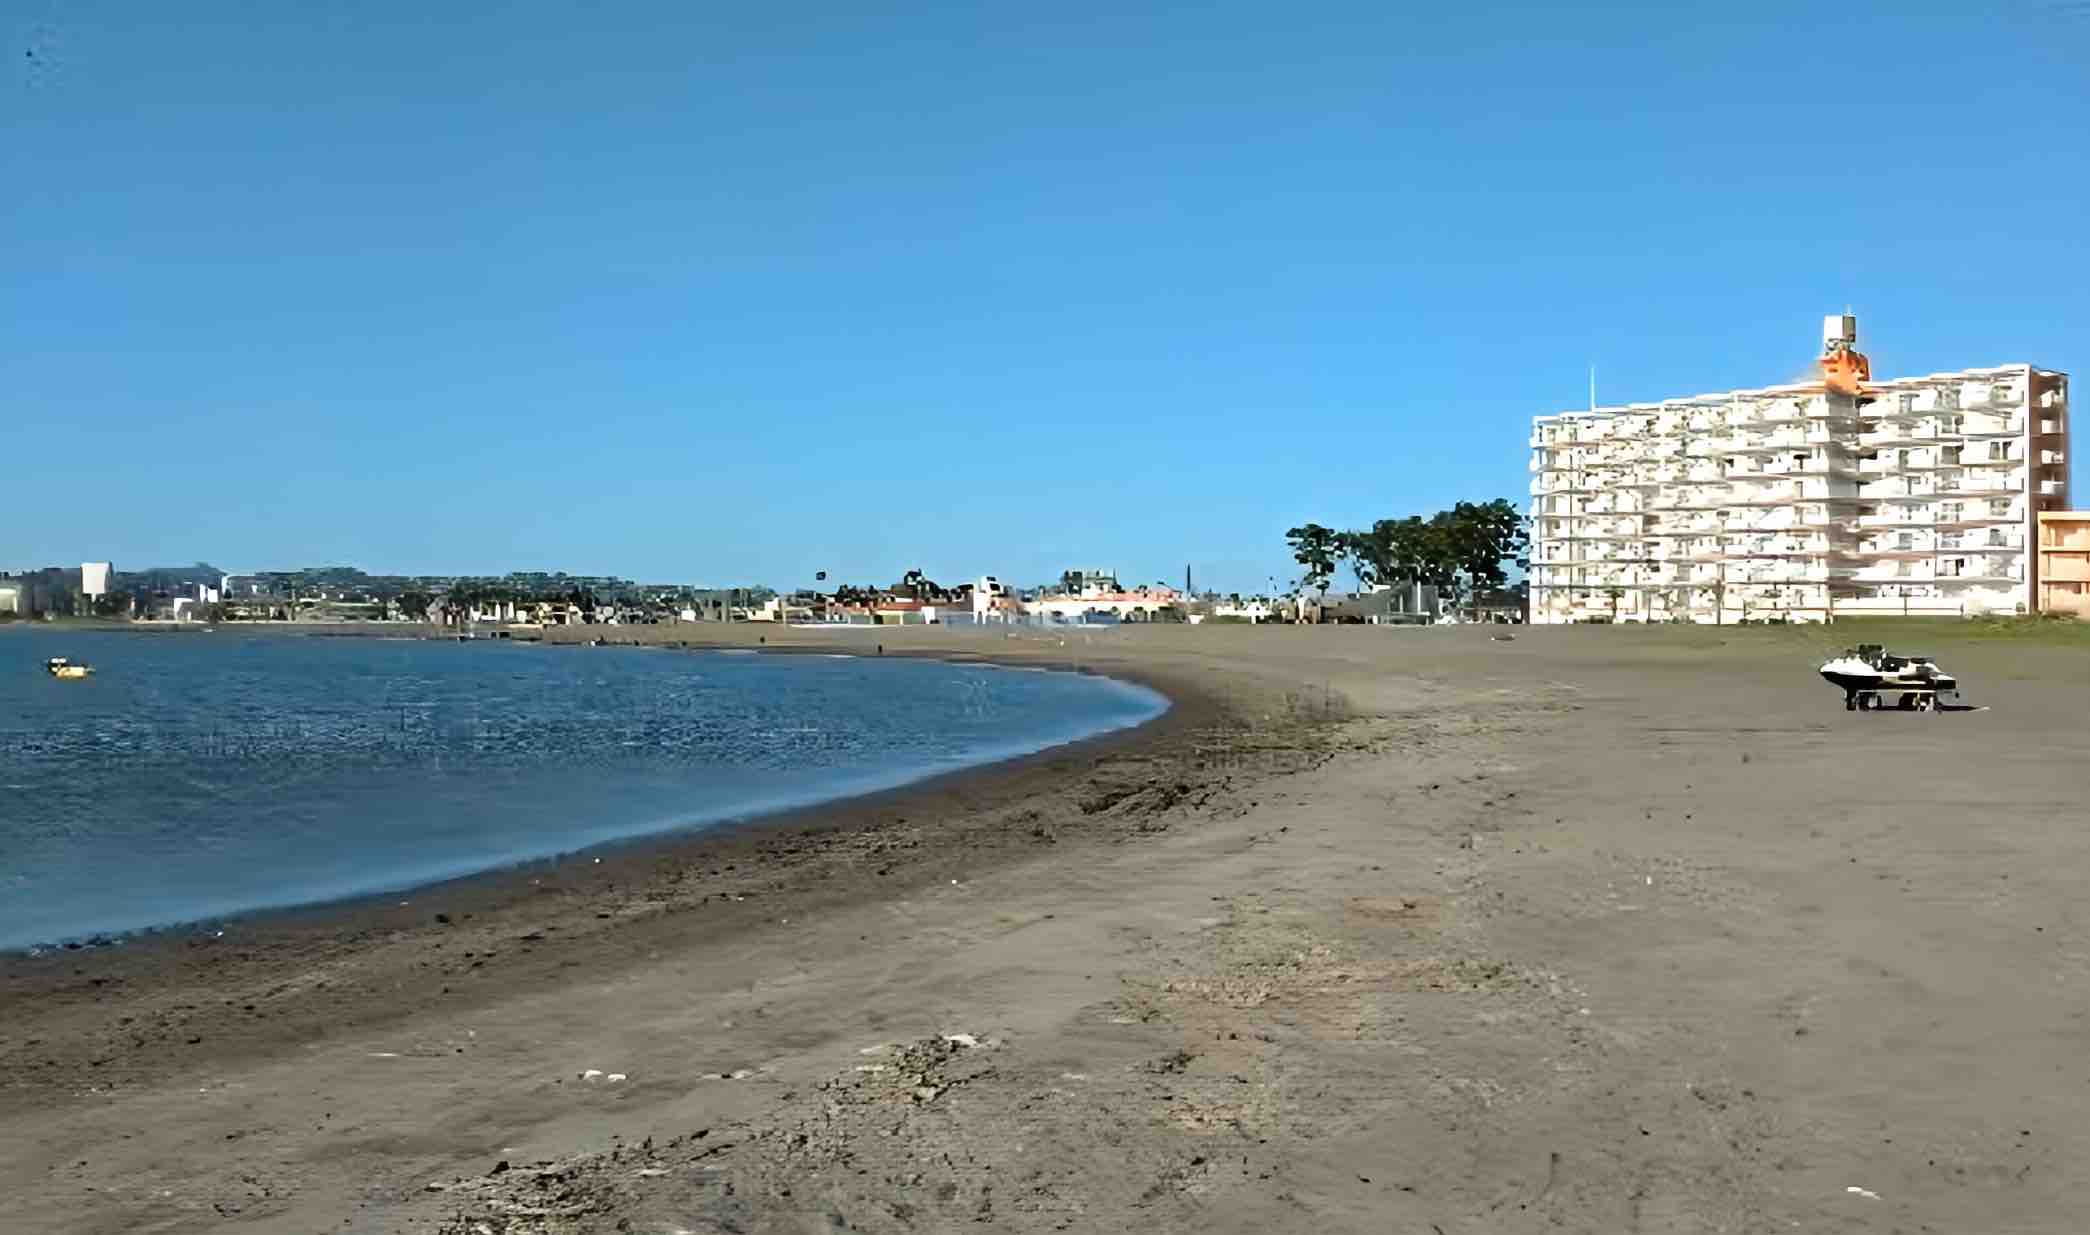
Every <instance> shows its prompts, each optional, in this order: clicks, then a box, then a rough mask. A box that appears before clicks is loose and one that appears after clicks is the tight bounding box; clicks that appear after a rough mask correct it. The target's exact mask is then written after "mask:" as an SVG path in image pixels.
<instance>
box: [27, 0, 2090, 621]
mask: <svg viewBox="0 0 2090 1235" xmlns="http://www.w3.org/2000/svg"><path fill="white" fill-rule="evenodd" d="M867 7H868V6H863V5H854V4H820V3H805V4H792V5H757V4H743V5H734V6H726V5H703V4H688V3H620V4H604V5H578V4H574V3H570V2H568V3H516V4H488V5H442V4H426V3H416V4H398V3H369V4H350V3H346V2H342V0H328V2H325V3H314V4H260V3H244V4H230V3H217V2H211V0H193V2H189V3H182V4H146V3H130V4H120V5H119V4H111V3H99V2H82V3H72V2H69V0H16V2H15V3H14V4H13V5H11V6H9V13H8V15H7V16H6V17H4V18H0V22H8V21H11V22H12V23H13V24H12V26H11V28H10V30H9V35H10V39H11V42H10V44H9V47H8V51H7V59H8V60H9V61H10V62H11V63H10V64H9V65H8V68H7V70H6V72H7V77H6V81H5V115H4V118H0V246H4V251H5V264H4V267H0V357H4V368H0V455H4V462H5V464H6V467H5V469H4V475H5V482H4V495H5V496H4V504H0V566H5V567H11V568H19V567H24V566H37V565H43V564H49V563H76V562H79V561H81V560H83V559H90V558H91V559H99V558H104V557H109V558H113V559H115V560H116V562H117V564H118V566H119V567H123V566H144V565H147V564H164V563H171V562H183V561H193V560H195V559H197V558H199V557H205V556H208V557H209V558H210V559H211V560H212V561H214V562H217V563H218V564H219V565H222V566H225V567H228V568H233V569H260V568H270V567H284V566H296V565H307V564H320V563H337V562H338V563H351V564H358V565H362V566H364V567H365V568H367V569H371V570H385V571H416V572H418V571H446V572H447V571H459V572H463V571H482V570H506V569H557V568H564V569H568V570H574V571H602V572H614V573H619V574H625V575H632V576H639V577H642V578H646V579H672V580H687V581H693V582H704V583H719V584H724V583H740V582H767V583H771V584H775V585H780V586H791V585H795V584H799V583H803V582H809V581H810V578H811V575H812V572H814V571H815V570H821V569H825V570H828V571H830V572H834V574H833V576H832V577H840V578H848V579H853V580H861V581H873V580H877V581H889V580H890V579H892V578H894V577H896V576H897V575H898V574H899V573H900V571H902V570H904V569H906V568H907V567H910V566H917V565H919V566H921V567H923V568H926V569H927V570H928V571H929V572H930V573H931V574H932V575H933V576H937V577H940V578H949V579H957V578H961V577H965V576H969V575H971V574H975V573H979V572H982V571H987V572H994V573H998V574H1000V575H1002V576H1004V577H1007V578H1012V579H1015V580H1018V581H1022V582H1033V581H1036V580H1039V579H1043V578H1046V577H1050V576H1056V575H1057V573H1058V572H1059V571H1060V570H1061V569H1063V568H1066V567H1069V566H1075V565H1096V566H1105V567H1114V568H1116V569H1117V570H1119V571H1120V572H1121V573H1122V574H1123V575H1124V576H1125V577H1126V578H1127V579H1128V581H1129V580H1134V579H1137V580H1148V579H1154V578H1168V579H1180V578H1181V575H1182V571H1183V566H1184V564H1185V563H1186V562H1190V563H1194V564H1195V565H1196V567H1197V569H1198V573H1199V577H1200V581H1201V583H1202V582H1209V583H1211V584H1214V585H1217V586H1219V587H1222V588H1229V589H1248V588H1256V587H1260V586H1262V584H1263V581H1264V580H1265V579H1266V578H1267V577H1268V576H1269V575H1271V574H1273V573H1281V572H1287V571H1288V570H1289V566H1290V564H1289V561H1288V558H1287V555H1286V554H1285V552H1284V549H1283V546H1282V543H1281V537H1282V533H1283V531H1284V529H1285V528H1286V527H1288V526H1291V525H1292V524H1295V523H1298V522H1301V521H1304V520H1307V519H1317V520H1319V521H1320V522H1324V523H1330V524H1337V525H1349V524H1358V523H1363V522H1367V521H1369V520H1370V519H1372V518H1374V517H1380V516H1385V515H1398V514H1407V513H1411V512H1420V511H1427V510H1430V509H1434V508H1436V507H1439V506H1442V505H1445V504H1448V503H1450V502H1452V501H1454V500H1456V499H1461V498H1471V499H1485V498H1490V497H1495V496H1501V495H1507V496H1512V497H1514V498H1516V499H1517V500H1518V502H1519V504H1522V503H1523V502H1524V501H1525V500H1526V497H1525V490H1526V484H1527V476H1526V472H1525V462H1526V458H1527V452H1526V448H1525V439H1526V435H1527V429H1528V422H1529V418H1530V416H1531V415H1533V414H1534V413H1538V412H1546V411H1555V410H1560V409H1563V408H1568V407H1573V406H1575V405H1577V404H1578V403H1581V402H1582V401H1584V400H1585V399H1586V398H1587V393H1586V382H1587V376H1586V366H1587V364H1588V363H1589V362H1590V361H1591V360H1594V361H1595V362H1596V363H1597V365H1598V368H1599V381H1600V394H1601V395H1602V396H1603V397H1604V399H1605V401H1607V402H1610V401H1624V400H1629V399H1644V398H1654V397H1661V396H1666V395H1675V394H1685V393H1695V392H1699V391H1704V390H1718V389H1725V388H1729V387H1733V386H1740V385H1757V384H1764V383H1770V382H1776V381H1782V380H1787V379H1789V378H1790V377H1792V376H1793V375H1794V374H1795V373H1796V372H1797V371H1798V370H1799V369H1800V368H1801V367H1802V366H1803V365H1804V363H1805V362H1806V361H1807V360H1808V359H1809V358H1810V357H1811V356H1812V355H1813V353H1814V351H1815V349H1816V346H1817V344H1818V341H1819V335H1818V328H1819V324H1820V318H1821V315H1822V314H1823V313H1827V312H1833V311H1836V310H1840V309H1842V308H1843V307H1844V306H1845V304H1846V303H1848V304H1850V305H1852V306H1854V307H1855V308H1856V310H1857V311H1858V313H1859V315H1860V328H1861V331H1862V332H1863V336H1864V338H1863V345H1864V347H1865V349H1866V350H1867V351H1868V352H1870V354H1871V355H1872V358H1873V362H1874V370H1875V372H1877V373H1880V374H1881V375H1883V376H1884V375H1890V374H1899V373H1904V372H1909V371H1918V372H1930V371H1934V370H1938V369H1946V368H1964V367H1970V366H1975V365H1987V364H2001V363H2007V362H2015V361H2031V362H2034V363H2038V364H2043V365H2048V366H2053V367H2058V368H2063V369H2069V370H2071V371H2073V372H2075V373H2076V374H2078V375H2079V376H2090V349H2086V347H2085V342H2084V341H2085V337H2086V336H2085V329H2084V328H2085V325H2086V317H2090V312H2086V307H2085V304H2086V302H2085V296H2086V294H2090V255H2086V248H2085V233H2086V228H2090V207H2086V205H2085V203H2086V200H2090V137H2086V134H2090V73H2086V70H2085V68H2084V66H2085V64H2086V63H2090V8H2086V6H2084V5H2082V4H2077V3H2072V2H2071V0H2053V2H2052V3H2047V2H2045V0H2033V2H2032V3H2027V4H2021V5H2005V6H1998V7H1999V8H2001V9H2007V10H2009V11H2008V12H2005V13H1998V12H1979V11H1976V9H1977V6H1971V5H1966V4H1961V3H1955V4H1949V5H1948V4H1934V5H1924V4H1916V5H1908V4H1904V5H1897V6H1895V8H1894V11H1893V12H1892V14H1891V15H1890V14H1888V13H1887V12H1883V11H1882V12H1874V11H1868V8H1869V6H1866V5H1862V4H1852V5H1848V6H1843V7H1837V6H1827V5H1820V4H1807V5H1722V6H1717V7H1714V6H1707V7H1704V8H1702V9H1698V10H1696V11H1695V12H1694V11H1693V9H1692V8H1691V7H1690V6H1682V7H1679V6H1675V5H1668V4H1663V5H1634V6H1630V7H1627V6H1610V7H1604V8H1601V9H1599V8H1592V7H1590V6H1583V5H1553V4H1545V5H1533V6H1530V7H1520V6H1500V5H1487V4H1450V5H1444V4H1433V5H1428V6H1418V7H1417V8H1416V9H1415V11H1413V12H1402V11H1399V8H1400V6H1396V5H1389V4H1385V3H1330V4H1321V5H1307V6H1297V5H1274V4H1238V3H1204V4H1197V5H1181V6H1168V7H1164V6H1125V5H1108V6H1103V5H1089V4H1082V3H1073V4H1062V5H1049V6H1040V5H1025V6H1017V5H1008V4H972V3H968V4H955V3H954V4H914V5H900V6H884V11H883V12H880V13H876V14H868V13H866V12H865V11H864V10H865V9H866V8H867ZM1128 7H1131V8H1144V9H1147V10H1148V11H1147V12H1145V13H1143V14H1137V15H1127V14H1126V12H1125V11H1124V10H1125V9H1127V8H1128ZM1979 7H1987V6H1979ZM465 9H472V10H476V12H475V13H473V14H470V15H467V14H465V13H463V12H462V11H461V10H465ZM1926 10H1927V11H1926ZM2084 445H2085V447H2090V441H2086V442H2085V443H2084Z"/></svg>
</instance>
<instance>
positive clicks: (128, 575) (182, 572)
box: [116, 562, 225, 587]
mask: <svg viewBox="0 0 2090 1235" xmlns="http://www.w3.org/2000/svg"><path fill="white" fill-rule="evenodd" d="M116 575H117V578H118V579H125V580H128V579H140V580H150V581H152V582H153V583H154V584H155V585H159V586H165V585H167V584H174V583H207V584H209V585H210V586H212V587H216V586H218V583H219V582H220V581H221V580H223V579H224V578H225V572H224V571H222V570H219V569H218V568H217V567H215V566H213V565H211V564H210V563H209V562H198V563H196V564H195V565H194V566H151V567H147V568H146V569H144V570H123V569H118V570H117V572H116Z"/></svg>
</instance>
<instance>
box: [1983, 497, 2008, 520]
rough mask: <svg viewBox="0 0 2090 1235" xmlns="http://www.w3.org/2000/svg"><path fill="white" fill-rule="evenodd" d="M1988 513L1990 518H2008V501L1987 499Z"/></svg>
mask: <svg viewBox="0 0 2090 1235" xmlns="http://www.w3.org/2000/svg"><path fill="white" fill-rule="evenodd" d="M1988 513H1989V517H1990V518H1994V519H2004V518H2008V517H2009V515H2010V499H2009V498H2007V497H1992V498H1990V499H1988Z"/></svg>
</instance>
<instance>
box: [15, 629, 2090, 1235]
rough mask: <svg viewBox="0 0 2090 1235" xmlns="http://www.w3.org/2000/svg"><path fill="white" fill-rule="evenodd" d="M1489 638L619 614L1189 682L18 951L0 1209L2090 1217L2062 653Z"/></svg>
mask: <svg viewBox="0 0 2090 1235" xmlns="http://www.w3.org/2000/svg"><path fill="white" fill-rule="evenodd" d="M561 633H565V632H561ZM589 633H590V634H600V633H608V632H602V631H591V632H589ZM1492 633H1501V632H1499V631H1490V630H1488V629H1485V628H1480V629H1452V630H1415V629H1380V628H1336V629H1287V628H1278V629H1271V628H1263V629H1253V628H1153V629H1124V630H1117V631H1112V632H1108V633H1103V634H1097V635H1094V636H1091V637H1087V638H1084V637H1082V636H1080V635H1078V634H1077V635H1072V636H1065V637H1062V636H1057V635H1029V636H1025V637H1022V638H1012V639H999V638H991V637H982V636H979V635H977V634H969V633H961V632H946V631H937V630H882V631H877V632H869V631H852V632H846V633H834V632H818V631H792V630H781V631H767V630H761V629H749V628H740V629H736V630H730V631H724V630H720V629H718V628H707V627H653V628H638V629H636V630H634V631H628V632H622V633H620V634H614V635H611V637H613V638H624V637H644V638H653V639H664V640H670V641H673V640H680V639H685V638H687V639H691V640H693V641H695V640H697V639H699V638H701V637H703V636H710V637H711V638H713V639H716V638H719V637H725V638H730V639H734V640H742V641H746V642H750V643H752V642H753V641H754V640H756V639H766V640H767V643H766V644H765V645H764V646H768V647H771V648H773V649H779V650H781V649H784V648H787V647H815V648H819V649H821V650H831V649H834V648H835V646H836V645H837V644H840V645H842V646H843V647H845V648H849V649H854V650H863V651H871V650H873V649H874V648H875V645H876V644H878V643H883V644H884V645H885V649H886V652H887V654H890V655H903V654H938V655H954V654H955V655H992V656H994V657H995V658H997V659H1004V660H1012V661H1018V662H1036V663H1046V664H1057V665H1073V666H1078V667H1085V668H1089V669H1092V670H1095V671H1100V672H1109V673H1113V674H1117V675H1121V676H1126V677H1131V678H1135V679H1137V680H1141V681H1144V682H1147V683H1149V684H1151V685H1154V686H1156V687H1157V688H1159V689H1162V690H1163V691H1164V692H1166V693H1168V694H1169V695H1170V696H1171V697H1172V698H1174V699H1175V700H1176V702H1177V706H1176V707H1175V708H1174V709H1173V710H1172V711H1171V713H1170V714H1169V715H1168V716H1166V717H1164V718H1163V719H1162V720H1161V721H1158V722H1156V723H1155V724H1154V725H1151V726H1149V727H1147V728H1145V729H1142V730H1139V731H1136V732H1134V733H1131V734H1127V735H1119V736H1116V737H1111V738H1105V739H1100V740H1098V741H1097V742H1094V743H1089V744H1084V745H1082V746H1080V747H1071V748H1062V749H1060V750H1058V751H1053V752H1047V753H1045V754H1043V755H1040V756H1037V757H1034V758H1032V759H1029V760H1023V761H1018V762H1017V763H1015V764H1012V765H1004V766H1001V767H998V768H995V769H987V770H982V771H979V772H976V773H971V774H965V775H961V776H958V777H953V778H949V779H947V780H945V781H941V782H936V783H932V784H929V785H923V786H917V787H914V788H912V789H908V790H902V791H898V792H896V793H894V794H889V795H882V796H881V797H879V798H875V799H864V800H859V801H857V802H853V803H848V804H843V805H840V806H837V807H832V808H828V809H825V810H816V811H811V812H805V813H803V814H801V815H799V816H794V817H791V818H789V819H786V820H782V821H778V822H777V823H775V824H773V825H769V826H762V827H753V828H747V829H743V830H740V831H738V832H735V833H733V834H731V835H727V836H721V837H711V838H697V839H693V840H684V841H679V842H673V843H663V844H657V845H650V846H641V847H634V848H632V849H629V850H624V851H619V852H617V853H614V854H611V855H608V856H607V857H605V859H604V860H603V861H602V862H601V863H600V864H597V863H596V862H594V861H593V859H592V857H591V858H588V859H584V860H581V861H578V862H568V863H564V864H559V865H547V866H543V867H538V868H532V869H526V870H521V871H517V872H512V873H509V874H505V875H500V876H494V877H485V878H480V879H474V880H467V881H461V882H459V883H457V884H453V885H447V886H444V887H441V888H434V889H422V890H419V891H417V892H414V893H411V894H408V895H405V896H402V897H401V898H399V899H400V900H405V901H407V902H408V903H407V904H403V905H402V904H398V903H396V902H392V901H387V902H385V903H381V904H380V903H365V904H361V905H355V906H336V907H332V908H328V909H323V910H315V911H312V912H310V913H305V914H294V915H282V916H278V917H275V918H271V919H267V920H263V921H257V922H253V923H248V924H243V925H242V926H240V927H238V928H236V929H235V930H233V931H231V932H228V934H227V936H226V937H225V938H223V939H218V940H211V941H208V942H206V941H201V940H188V939H167V940H163V941H160V942H158V943H155V944H150V945H144V946H125V947H122V948H111V949H94V950H83V951H80V952H66V953H61V954H57V955H53V956H45V957H38V958H26V957H20V956H17V957H12V958H8V959H5V960H4V961H0V1068H4V1073H0V1075H4V1081H0V1186H4V1187H5V1189H6V1191H7V1194H8V1195H9V1197H10V1198H11V1208H12V1216H11V1218H10V1219H9V1221H10V1223H12V1224H14V1225H13V1226H11V1227H10V1228H9V1229H22V1230H33V1231H83V1232H103V1231H106V1232H117V1231H124V1232H131V1231H169V1232H177V1231H179V1232H186V1231H214V1230H228V1231H237V1230H251V1231H315V1232H316V1231H354V1232H364V1231H368V1232H379V1231H387V1232H388V1231H415V1230H419V1231H445V1232H453V1231H454V1232H460V1233H462V1232H478V1231H487V1232H498V1233H512V1232H533V1231H560V1232H565V1231H618V1230H629V1231H638V1232H661V1233H666V1232H673V1231H684V1232H712V1231H771V1230H775V1231H801V1230H804V1231H812V1230H819V1231H835V1230H844V1229H847V1230H859V1231H929V1230H948V1229H957V1228H960V1227H965V1228H972V1227H975V1226H980V1225H985V1226H986V1227H988V1228H989V1229H1011V1230H1025V1231H1028V1230H1096V1231H1115V1230H1124V1229H1132V1228H1138V1229H1152V1230H1170V1231H1186V1232H1187V1231H1209V1230H1243V1231H1246V1230H1258V1229H1260V1230H1271V1229H1275V1230H1295V1229H1301V1228H1304V1227H1308V1226H1313V1227H1319V1228H1325V1229H1334V1230H1359V1231H1366V1230H1369V1231H1386V1230H1395V1231H1403V1230H1414V1231H1430V1230H1432V1229H1435V1230H1438V1231H1441V1232H1444V1233H1446V1235H1451V1233H1454V1232H1469V1231H1470V1232H1479V1231H1519V1230H1533V1231H1535V1230H1541V1229H1565V1230H1590V1231H1634V1230H1643V1231H1676V1230H1720V1229H1725V1230H1730V1231H1742V1230H1770V1229H1785V1230H1810V1231H1819V1230H1838V1231H1844V1230H1849V1231H1869V1230H1879V1231H1890V1230H1910V1231H1915V1230H1923V1229H1926V1228H1930V1229H1937V1230H2013V1231H2049V1230H2051V1231H2071V1230H2077V1229H2080V1226H2081V1221H2080V1217H2079V1206H2078V1205H2077V1203H2076V1198H2078V1197H2079V1196H2080V1195H2081V1194H2082V1191H2083V1188H2084V1185H2085V1183H2086V1178H2085V1176H2086V1175H2090V1168H2086V1167H2085V1166H2083V1165H2080V1164H2082V1163H2085V1162H2090V1126H2086V1122H2085V1120H2084V1119H2083V1117H2082V1116H2081V1115H2079V1114H2078V1113H2076V1112H2077V1111H2078V1109H2079V1108H2080V1107H2081V1105H2082V1102H2081V1095H2082V1094H2084V1093H2085V1092H2086V1086H2090V1055H2086V1053H2085V1052H2084V1050H2083V1049H2082V1048H2083V1045H2084V1042H2085V1038H2084V1035H2083V1030H2082V1021H2081V1008H2082V1005H2083V997H2084V991H2085V989H2086V980H2090V922H2086V921H2085V916H2084V914H2083V913H2082V912H2081V911H2080V910H2079V909H2078V907H2077V906H2078V904H2079V893H2078V891H2077V889H2078V888H2079V887H2080V886H2081V884H2082V883H2083V882H2084V880H2085V877H2086V875H2090V839H2086V836H2085V833H2084V831H2083V829H2082V826H2081V821H2082V819H2083V818H2084V817H2085V816H2086V814H2090V812H2086V811H2085V810H2084V807H2083V798H2084V795H2085V791H2086V790H2090V770H2086V769H2090V763H2086V759H2085V757H2086V755H2090V724H2086V722H2090V655H2086V654H2085V653H2084V651H2083V650H2082V647H2081V645H2080V644H2078V645H2075V646H2065V645H2055V644H2047V643H2042V642H2037V641H2022V642H1991V643H1981V642H1972V643H1969V642H1964V641H1962V640H1961V639H1960V638H1959V637H1958V636H1957V635H1951V636H1941V637H1939V638H1936V639H1933V640H1931V641H1930V642H1931V646H1929V647H1926V648H1920V649H1915V650H1919V651H1930V652H1934V653H1936V654H1938V655H1939V657H1940V659H1941V660H1943V661H1944V663H1945V664H1946V665H1947V667H1948V668H1950V669H1952V670H1953V671H1954V672H1956V673H1958V674H1959V675H1960V676H1961V678H1962V680H1963V681H1965V682H1966V683H1967V689H1968V694H1969V696H1970V698H1971V700H1972V701H1973V702H1977V703H1984V704H1990V705H1993V706H1992V707H1991V709H1990V710H1987V711H1980V712H1969V713H1956V714H1948V715H1942V716H1929V715H1915V714H1900V713H1884V714H1867V715H1862V716H1861V715H1854V714H1850V713H1846V712H1844V711H1843V710H1842V707H1841V704H1840V702H1839V700H1838V697H1837V696H1836V694H1835V692H1834V691H1833V690H1832V689H1831V688H1829V687H1827V686H1825V685H1824V684H1822V683H1821V682H1819V681H1818V680H1816V679H1815V678H1814V676H1813V673H1812V667H1813V665H1814V663H1816V662H1817V661H1818V660H1819V659H1820V658H1821V653H1822V652H1823V651H1825V650H1827V649H1828V648H1829V647H1830V646H1831V645H1832V644H1835V645H1839V646H1840V644H1841V643H1843V642H1847V641H1849V639H1850V638H1851V636H1849V635H1848V634H1846V633H1842V632H1839V633H1838V634H1837V635H1834V636H1830V635H1827V634H1825V633H1823V632H1818V631H1807V630H1783V629H1751V630H1707V629H1702V628H1701V629H1695V630H1672V629H1655V630H1624V629H1607V628H1582V629H1539V630H1518V631H1516V632H1515V634H1516V638H1515V641H1514V642H1508V643H1498V642H1492V641H1490V639H1489V635H1490V634H1492ZM1063 638H1064V642H1063V641H1062V639H1063ZM581 654H584V653H581ZM590 1070H595V1071H598V1072H600V1073H602V1074H603V1075H602V1076H596V1077H588V1076H586V1073H587V1072H589V1071H590ZM616 1073H621V1074H624V1077H625V1079H623V1080H620V1081H616V1082H611V1081H609V1080H608V1079H607V1076H608V1075H609V1074H616ZM503 1164H505V1165H503ZM1853 1189H1858V1191H1853Z"/></svg>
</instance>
